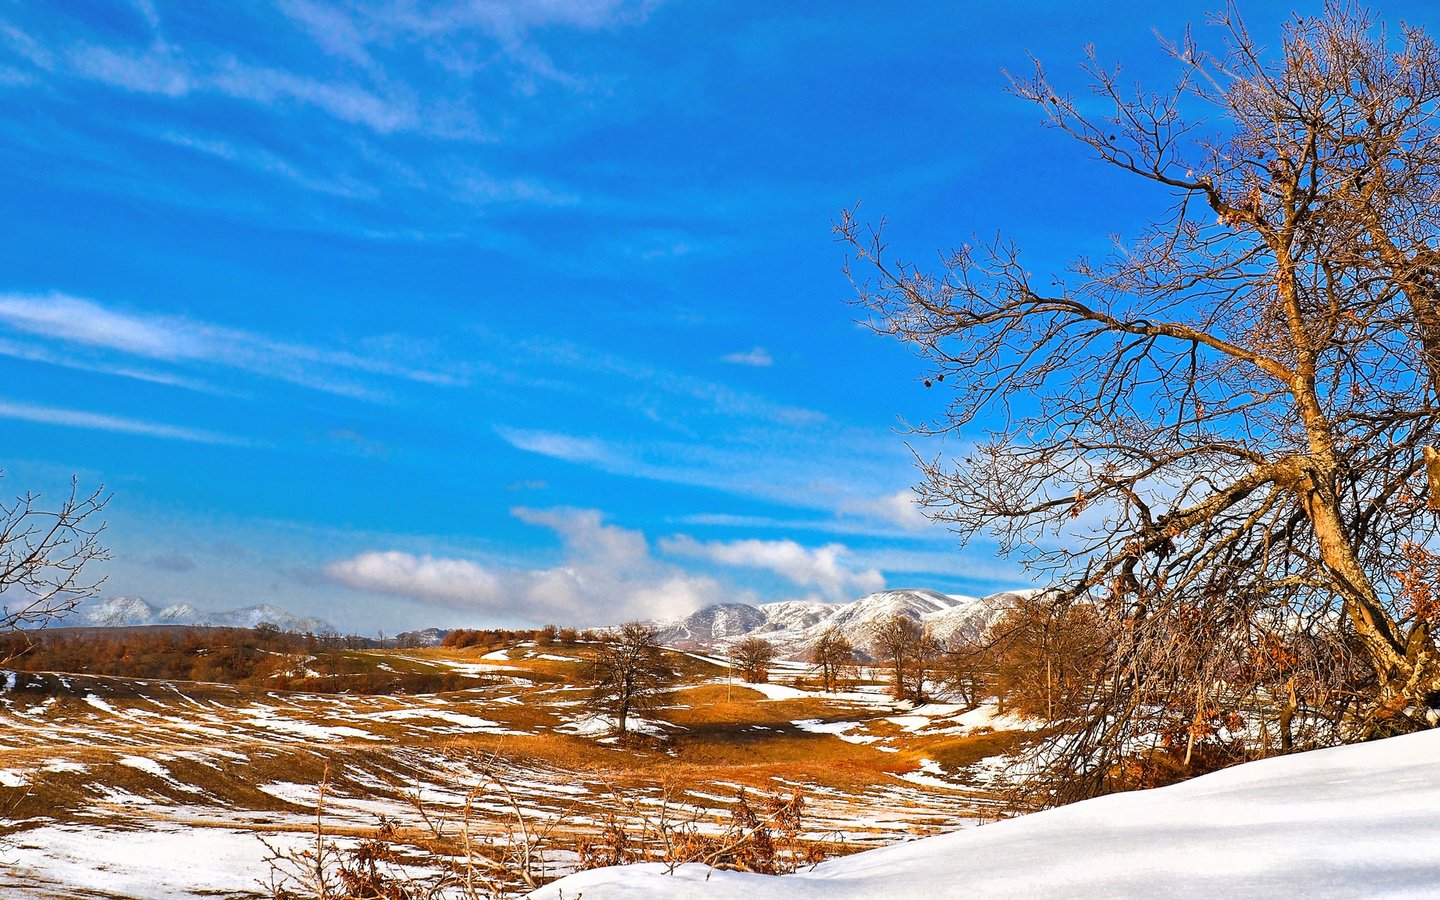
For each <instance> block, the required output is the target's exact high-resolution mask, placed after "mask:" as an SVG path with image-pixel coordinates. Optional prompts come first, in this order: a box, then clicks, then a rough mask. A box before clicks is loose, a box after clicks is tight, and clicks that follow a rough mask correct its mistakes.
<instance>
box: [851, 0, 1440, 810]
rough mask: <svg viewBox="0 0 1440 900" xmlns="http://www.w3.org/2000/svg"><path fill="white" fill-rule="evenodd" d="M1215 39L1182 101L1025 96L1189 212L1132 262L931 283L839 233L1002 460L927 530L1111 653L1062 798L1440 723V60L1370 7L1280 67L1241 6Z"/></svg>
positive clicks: (876, 300)
mask: <svg viewBox="0 0 1440 900" xmlns="http://www.w3.org/2000/svg"><path fill="white" fill-rule="evenodd" d="M1212 25H1214V26H1215V28H1214V29H1213V31H1212V33H1213V34H1215V35H1216V38H1217V40H1216V41H1215V43H1216V44H1217V46H1219V47H1220V48H1221V49H1219V50H1218V51H1216V52H1211V51H1209V50H1207V49H1205V48H1204V47H1202V45H1201V43H1200V42H1199V41H1198V40H1197V39H1196V38H1194V37H1192V36H1191V35H1190V34H1187V35H1186V36H1185V37H1184V39H1183V40H1181V41H1179V42H1176V43H1173V44H1167V45H1164V49H1166V50H1168V52H1169V53H1170V55H1171V57H1172V62H1173V68H1174V73H1175V78H1174V81H1173V83H1172V84H1170V85H1169V86H1167V87H1164V88H1162V89H1161V90H1159V91H1157V92H1155V93H1147V92H1144V91H1140V90H1136V89H1132V88H1130V87H1129V86H1128V82H1125V81H1122V79H1121V78H1120V76H1119V70H1118V69H1111V68H1106V67H1105V66H1103V65H1101V63H1100V62H1099V61H1098V60H1097V59H1096V58H1095V56H1094V55H1093V53H1092V54H1091V55H1090V57H1089V58H1088V59H1087V61H1086V62H1085V64H1084V66H1083V69H1084V72H1085V78H1086V80H1087V81H1088V83H1089V89H1090V92H1091V96H1090V97H1088V98H1086V99H1084V100H1080V99H1076V98H1074V97H1072V96H1071V95H1070V94H1069V93H1067V92H1066V91H1065V90H1064V89H1062V88H1061V87H1059V86H1058V85H1057V84H1056V83H1055V82H1053V81H1052V79H1051V78H1050V76H1049V75H1048V74H1047V73H1046V71H1045V70H1044V69H1043V68H1041V67H1040V66H1039V65H1038V64H1037V65H1036V66H1035V67H1034V70H1033V71H1032V72H1031V73H1030V74H1029V75H1028V76H1026V77H1016V78H1014V79H1013V80H1012V86H1013V92H1014V93H1015V94H1016V95H1017V96H1018V97H1020V98H1021V99H1022V100H1025V101H1028V102H1031V103H1033V104H1035V105H1036V107H1038V108H1039V109H1040V110H1041V111H1042V112H1043V114H1044V116H1045V118H1046V120H1047V122H1048V124H1049V125H1050V126H1051V127H1052V128H1053V129H1054V130H1056V131H1057V132H1059V133H1060V134H1062V135H1065V136H1068V137H1069V138H1072V139H1074V140H1076V141H1078V142H1079V143H1080V144H1081V145H1083V148H1084V149H1085V151H1086V152H1088V153H1089V154H1091V155H1093V156H1095V157H1098V159H1099V161H1101V162H1103V163H1105V164H1108V165H1109V166H1111V167H1114V168H1116V169H1119V170H1121V171H1122V172H1124V173H1128V175H1130V176H1131V177H1132V179H1133V183H1134V185H1135V187H1136V189H1137V190H1138V191H1148V192H1150V193H1151V194H1153V195H1155V196H1156V197H1157V198H1158V199H1160V200H1162V201H1166V202H1168V209H1167V210H1166V212H1165V213H1164V214H1162V215H1160V216H1158V217H1157V218H1156V219H1154V220H1153V221H1150V222H1148V223H1139V225H1138V227H1137V229H1136V230H1135V231H1134V232H1133V233H1132V234H1131V235H1130V236H1129V239H1128V241H1127V242H1126V243H1125V244H1124V245H1123V246H1119V247H1117V249H1116V250H1115V252H1114V253H1112V254H1111V255H1110V256H1109V257H1108V258H1106V259H1093V260H1092V259H1083V260H1079V261H1076V262H1074V263H1072V264H1071V266H1070V268H1069V270H1068V271H1067V272H1066V273H1064V274H1063V275H1056V276H1054V277H1044V278H1037V277H1036V276H1035V275H1032V272H1031V269H1030V266H1029V265H1028V264H1027V263H1025V262H1023V261H1022V259H1021V255H1020V250H1019V248H1018V247H1016V246H1015V245H1014V244H1012V243H1009V242H1007V241H1005V240H997V241H995V242H993V243H990V244H988V245H984V246H964V247H961V248H960V249H959V250H956V251H955V252H953V253H951V254H949V255H948V256H947V257H945V258H944V259H943V261H942V264H941V265H940V266H939V267H938V268H937V269H934V270H930V269H922V268H921V267H919V266H916V265H913V264H909V263H906V262H904V261H903V260H901V259H897V258H895V257H894V256H893V255H892V254H891V253H890V251H889V249H888V248H887V246H886V242H885V239H884V237H883V235H882V234H881V231H880V229H879V228H878V227H877V228H870V227H867V226H865V225H864V224H862V223H861V222H860V221H859V220H858V219H857V218H856V217H855V216H854V215H852V214H847V215H846V216H845V217H844V218H843V219H842V221H841V223H840V224H839V225H838V226H837V230H838V233H839V235H840V238H841V239H842V240H843V241H846V242H848V243H849V244H850V246H851V248H852V252H853V255H854V257H855V258H856V260H857V261H858V263H859V265H858V266H857V267H856V268H855V269H854V270H852V277H854V278H855V281H856V284H857V286H858V288H859V291H860V302H861V303H862V304H863V305H865V306H866V307H868V308H869V310H870V311H871V315H872V318H871V321H872V324H873V326H874V327H875V328H876V329H878V330H879V331H882V332H885V333H888V334H892V335H894V336H896V337H898V338H900V339H901V340H903V341H905V342H906V343H907V344H909V345H910V346H911V347H912V348H913V349H914V350H915V351H916V352H917V353H918V354H919V355H920V356H921V357H922V358H923V359H925V360H926V361H927V362H928V364H929V371H928V372H927V375H926V379H927V380H928V381H930V382H931V383H932V384H939V382H940V381H941V380H942V376H943V382H944V386H945V387H947V388H951V389H952V392H951V393H950V398H951V399H950V403H949V406H948V408H947V409H946V411H945V413H944V415H943V416H941V417H940V418H939V419H938V420H937V421H935V422H933V423H932V424H931V425H929V426H926V427H923V428H921V429H919V430H920V431H924V432H941V433H946V432H960V431H962V429H963V431H964V434H965V437H966V438H967V439H971V440H975V444H974V450H973V452H971V453H970V455H969V456H967V457H966V458H964V459H960V460H955V461H946V460H943V459H935V460H933V461H930V462H928V463H925V464H924V476H925V481H924V484H923V486H922V491H923V502H924V504H925V506H926V507H927V508H928V510H929V512H930V513H931V514H932V515H933V516H934V517H936V518H937V519H940V520H942V521H945V522H948V523H950V524H951V525H952V526H953V527H954V529H955V530H956V531H957V533H959V534H960V535H961V536H962V537H963V538H969V537H971V536H974V535H979V534H993V535H995V536H996V537H997V538H998V540H999V542H1000V546H1001V548H1002V550H1003V551H1004V552H1008V553H1011V554H1015V555H1018V556H1020V557H1023V558H1024V559H1025V560H1026V562H1027V563H1028V564H1029V565H1030V566H1031V567H1033V569H1034V570H1035V571H1036V572H1037V573H1039V574H1041V575H1043V576H1044V577H1045V578H1047V579H1048V580H1049V583H1051V584H1053V585H1055V587H1056V590H1055V591H1054V592H1053V593H1052V594H1050V595H1048V597H1047V600H1046V602H1047V603H1049V604H1051V605H1053V606H1057V607H1061V608H1063V607H1066V606H1074V605H1083V606H1085V607H1086V608H1088V609H1090V610H1093V615H1094V617H1095V619H1096V622H1097V624H1098V625H1099V626H1100V627H1101V629H1102V633H1103V636H1104V647H1103V650H1104V652H1103V665H1101V666H1100V667H1099V670H1098V671H1097V672H1096V673H1095V674H1094V676H1093V682H1092V684H1091V685H1090V689H1091V697H1090V701H1089V703H1088V704H1084V709H1083V710H1082V711H1081V712H1079V713H1077V715H1076V716H1075V719H1074V721H1073V722H1072V723H1071V725H1070V727H1069V728H1068V729H1067V731H1066V736H1067V737H1066V742H1064V743H1063V749H1064V752H1063V753H1061V754H1059V756H1058V757H1056V758H1057V759H1060V758H1063V760H1064V767H1065V768H1066V771H1067V781H1066V784H1067V786H1068V787H1067V789H1066V791H1065V792H1062V794H1063V795H1064V796H1074V795H1084V794H1089V793H1094V792H1096V791H1102V790H1106V789H1109V788H1112V787H1114V786H1117V785H1119V784H1122V783H1124V782H1125V778H1126V777H1128V776H1126V774H1125V773H1126V771H1127V768H1128V767H1131V766H1133V765H1134V764H1136V761H1137V760H1139V761H1141V762H1144V761H1146V760H1153V759H1155V758H1158V757H1159V756H1162V755H1165V754H1172V755H1173V756H1174V757H1175V758H1177V759H1178V758H1180V757H1182V756H1183V758H1184V759H1186V760H1190V761H1192V762H1193V761H1194V759H1196V758H1197V757H1199V756H1202V755H1203V752H1208V751H1209V750H1214V751H1215V752H1217V753H1221V752H1222V751H1223V752H1231V751H1232V750H1233V751H1235V752H1239V753H1253V752H1256V749H1257V747H1259V746H1268V745H1269V744H1270V743H1271V742H1272V741H1273V742H1274V745H1275V746H1277V747H1278V746H1280V745H1282V744H1283V745H1284V746H1287V747H1288V746H1291V745H1292V744H1293V739H1294V735H1293V734H1292V732H1293V731H1295V730H1298V731H1300V732H1303V733H1304V734H1306V735H1308V739H1313V740H1315V741H1317V742H1325V741H1331V740H1336V739H1345V738H1358V737H1364V736H1373V735H1378V734H1386V733H1394V732H1396V731H1405V730H1411V729H1415V728H1420V727H1425V726H1426V725H1427V724H1428V722H1429V721H1430V720H1432V719H1433V715H1432V711H1431V709H1430V706H1431V704H1432V702H1433V701H1435V699H1436V698H1437V697H1440V694H1437V691H1440V658H1437V648H1436V642H1435V636H1434V632H1433V627H1434V622H1433V621H1432V617H1431V616H1430V615H1427V614H1425V613H1424V612H1422V609H1421V607H1419V606H1417V605H1416V604H1414V603H1413V602H1410V600H1409V599H1407V597H1406V591H1405V589H1404V585H1403V584H1402V582H1401V580H1400V578H1399V577H1398V576H1397V575H1396V573H1397V572H1400V571H1402V570H1404V569H1405V567H1406V566H1407V565H1408V564H1409V562H1407V559H1406V550H1405V548H1406V547H1408V546H1419V547H1427V548H1431V549H1432V550H1433V549H1434V547H1435V546H1436V541H1437V511H1436V507H1437V506H1440V503H1437V497H1440V484H1437V483H1435V482H1433V481H1431V480H1430V479H1429V478H1428V477H1427V467H1426V461H1427V458H1433V457H1436V452H1435V450H1434V449H1433V445H1435V444H1437V443H1440V436H1437V434H1436V431H1437V424H1440V418H1437V416H1440V202H1437V200H1440V120H1437V114H1440V49H1437V47H1436V45H1435V42H1434V41H1433V40H1432V39H1431V38H1430V37H1429V36H1428V35H1426V34H1424V33H1423V32H1422V31H1421V30H1419V29H1416V28H1412V27H1409V26H1405V25H1401V26H1399V27H1398V28H1394V29H1386V28H1384V27H1382V26H1381V25H1379V24H1378V23H1377V22H1376V21H1375V19H1374V17H1373V16H1372V15H1371V14H1370V13H1369V12H1368V11H1366V10H1364V9H1363V8H1361V7H1359V6H1356V5H1354V4H1350V3H1339V2H1332V3H1330V4H1328V5H1327V6H1326V9H1325V12H1324V14H1323V15H1321V16H1318V17H1312V18H1295V19H1292V20H1291V22H1290V23H1289V24H1288V25H1287V26H1286V27H1285V30H1284V34H1283V38H1282V40H1281V42H1280V44H1279V46H1278V47H1276V48H1275V49H1274V50H1273V51H1271V50H1265V49H1263V47H1262V45H1261V43H1260V42H1259V41H1257V40H1256V39H1254V38H1252V36H1251V35H1250V33H1249V32H1248V31H1247V30H1246V28H1245V26H1244V25H1243V24H1242V23H1241V21H1240V19H1239V16H1238V15H1237V13H1236V11H1235V9H1234V8H1233V7H1232V8H1230V9H1229V10H1228V11H1227V12H1225V13H1223V14H1221V15H1219V16H1217V17H1215V20H1214V22H1212ZM1054 187H1055V188H1056V189H1057V191H1061V192H1063V193H1064V194H1065V195H1066V196H1068V197H1070V198H1072V199H1071V202H1084V199H1083V196H1084V195H1083V191H1081V190H1076V188H1077V187H1079V186H1077V185H1074V184H1066V185H1057V186H1054ZM977 439H978V440H977ZM1433 468H1435V469H1436V470H1437V475H1440V466H1435V467H1433ZM1412 593H1413V592H1412ZM1277 644H1278V645H1281V646H1283V648H1284V649H1283V652H1279V651H1275V647H1276V645H1277ZM1231 726H1233V727H1231ZM1197 743H1199V744H1200V745H1201V746H1199V747H1197ZM1172 745H1174V746H1172Z"/></svg>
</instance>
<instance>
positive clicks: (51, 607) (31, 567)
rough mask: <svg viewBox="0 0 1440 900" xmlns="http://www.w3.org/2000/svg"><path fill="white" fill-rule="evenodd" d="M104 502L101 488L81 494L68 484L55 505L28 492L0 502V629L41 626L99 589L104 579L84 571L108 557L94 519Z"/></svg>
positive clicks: (99, 526)
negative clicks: (67, 490)
mask: <svg viewBox="0 0 1440 900" xmlns="http://www.w3.org/2000/svg"><path fill="white" fill-rule="evenodd" d="M109 499H110V498H109V496H108V495H106V494H105V491H104V489H103V488H101V489H98V490H96V491H95V492H94V493H91V494H81V493H80V492H79V489H78V488H77V486H76V483H75V482H73V481H72V482H71V485H70V494H69V496H68V497H66V498H64V499H63V500H61V501H59V503H58V504H54V505H45V504H42V503H41V497H40V495H39V494H32V493H25V494H21V495H19V496H18V497H16V498H15V499H14V500H12V501H10V502H8V503H4V502H0V603H3V606H0V631H12V630H15V629H20V628H25V627H30V626H35V625H45V624H47V623H49V622H51V621H53V620H55V619H58V618H60V617H62V616H64V615H65V614H66V613H68V612H70V611H71V610H73V609H74V608H75V607H76V605H78V604H79V603H80V601H81V600H84V599H85V598H87V597H91V596H93V595H94V594H95V593H96V592H97V591H98V590H99V589H100V585H101V583H102V582H103V581H104V579H103V578H96V579H93V580H91V579H89V578H87V573H86V571H85V569H86V567H87V566H88V565H89V564H90V563H94V562H102V561H104V560H106V559H109V555H108V553H107V552H106V550H105V548H104V547H102V546H101V545H100V533H101V532H102V531H104V529H105V524H104V523H103V522H100V521H97V520H98V519H99V516H100V512H101V510H103V509H104V508H105V504H106V502H107V501H108V500H109Z"/></svg>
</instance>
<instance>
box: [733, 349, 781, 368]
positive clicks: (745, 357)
mask: <svg viewBox="0 0 1440 900" xmlns="http://www.w3.org/2000/svg"><path fill="white" fill-rule="evenodd" d="M720 359H721V360H722V361H723V362H728V363H734V364H735V365H737V366H756V367H761V368H763V367H765V366H772V365H774V364H775V357H773V356H771V355H770V351H769V350H766V349H765V348H764V347H755V348H754V349H752V350H747V351H746V352H744V353H727V354H726V355H725V356H722V357H720Z"/></svg>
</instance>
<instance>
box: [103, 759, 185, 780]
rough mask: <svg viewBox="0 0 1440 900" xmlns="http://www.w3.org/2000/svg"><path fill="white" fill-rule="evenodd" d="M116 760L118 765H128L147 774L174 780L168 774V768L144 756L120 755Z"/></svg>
mask: <svg viewBox="0 0 1440 900" xmlns="http://www.w3.org/2000/svg"><path fill="white" fill-rule="evenodd" d="M116 762H118V763H120V765H122V766H129V767H130V768H132V769H139V770H140V771H141V772H144V773H146V774H148V775H154V776H155V777H156V778H163V779H165V780H166V781H173V780H174V779H173V778H172V777H171V776H170V770H169V769H167V768H165V767H164V766H162V765H160V764H159V763H158V762H156V761H155V760H153V759H150V758H149V757H146V756H122V757H120V759H118V760H116Z"/></svg>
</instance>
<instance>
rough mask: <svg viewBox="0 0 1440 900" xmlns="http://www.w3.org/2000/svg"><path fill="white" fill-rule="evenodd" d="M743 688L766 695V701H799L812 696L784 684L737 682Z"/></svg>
mask: <svg viewBox="0 0 1440 900" xmlns="http://www.w3.org/2000/svg"><path fill="white" fill-rule="evenodd" d="M736 683H737V684H739V685H740V686H741V687H747V688H749V689H750V690H752V691H758V692H759V693H761V694H764V695H765V699H766V700H798V699H799V698H801V697H809V696H812V695H811V694H810V693H809V692H808V691H802V690H800V689H799V688H793V687H787V686H785V685H783V684H769V683H768V682H767V683H765V684H755V683H752V682H748V681H745V682H736Z"/></svg>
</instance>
